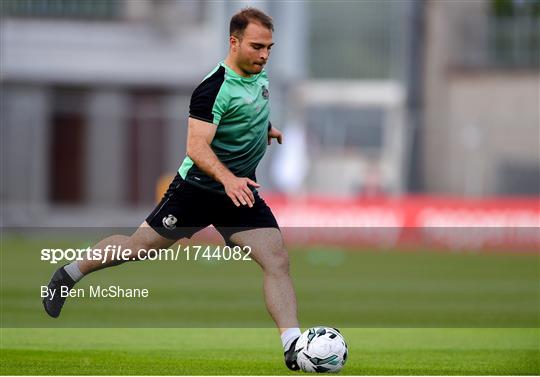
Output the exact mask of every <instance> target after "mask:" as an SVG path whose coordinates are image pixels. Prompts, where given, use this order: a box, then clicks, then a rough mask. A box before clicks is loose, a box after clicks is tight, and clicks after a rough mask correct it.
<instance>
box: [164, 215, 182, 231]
mask: <svg viewBox="0 0 540 377" xmlns="http://www.w3.org/2000/svg"><path fill="white" fill-rule="evenodd" d="M161 222H162V223H163V226H164V227H165V228H167V229H174V228H176V223H177V222H178V219H177V218H176V217H174V216H173V215H167V216H165V217H164V218H163V220H161Z"/></svg>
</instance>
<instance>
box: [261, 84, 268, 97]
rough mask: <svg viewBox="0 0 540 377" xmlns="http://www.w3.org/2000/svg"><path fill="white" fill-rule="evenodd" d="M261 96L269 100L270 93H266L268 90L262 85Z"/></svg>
mask: <svg viewBox="0 0 540 377" xmlns="http://www.w3.org/2000/svg"><path fill="white" fill-rule="evenodd" d="M262 96H263V98H264V99H268V98H270V92H268V89H267V88H266V86H264V85H263V87H262Z"/></svg>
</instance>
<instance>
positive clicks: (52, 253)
mask: <svg viewBox="0 0 540 377" xmlns="http://www.w3.org/2000/svg"><path fill="white" fill-rule="evenodd" d="M250 254H251V247H250V246H243V247H240V246H234V247H230V246H201V245H187V246H185V245H184V246H183V245H178V247H177V248H169V249H139V250H132V249H128V248H122V247H121V246H116V245H107V246H106V247H105V248H104V249H92V248H91V247H87V248H86V249H75V248H68V249H41V260H42V261H45V262H49V263H51V264H57V263H58V262H61V261H68V262H72V261H82V260H92V261H101V263H102V264H103V263H106V262H107V261H111V260H116V261H126V262H127V261H136V260H140V261H142V260H150V261H182V260H184V261H197V260H203V259H205V260H208V261H210V260H217V261H249V260H251V257H250Z"/></svg>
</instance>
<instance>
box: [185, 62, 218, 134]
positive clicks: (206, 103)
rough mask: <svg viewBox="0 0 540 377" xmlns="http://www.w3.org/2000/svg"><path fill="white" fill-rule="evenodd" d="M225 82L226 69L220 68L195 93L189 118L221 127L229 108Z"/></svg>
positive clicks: (190, 106)
mask: <svg viewBox="0 0 540 377" xmlns="http://www.w3.org/2000/svg"><path fill="white" fill-rule="evenodd" d="M224 82H225V68H224V67H222V66H220V67H218V69H216V71H215V72H214V73H212V74H211V75H209V76H208V77H207V78H205V79H204V81H203V82H202V83H201V84H200V85H199V86H198V87H197V88H195V90H194V91H193V94H192V95H191V101H190V104H189V116H190V117H192V118H195V119H199V120H202V121H205V122H208V123H213V124H215V125H219V122H220V120H221V117H222V116H223V114H224V113H225V112H226V111H227V106H228V100H227V98H226V93H225V90H223V83H224Z"/></svg>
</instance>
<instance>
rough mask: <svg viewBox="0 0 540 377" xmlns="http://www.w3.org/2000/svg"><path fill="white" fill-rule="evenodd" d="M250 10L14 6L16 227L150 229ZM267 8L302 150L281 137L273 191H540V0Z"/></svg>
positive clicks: (7, 74)
mask: <svg viewBox="0 0 540 377" xmlns="http://www.w3.org/2000/svg"><path fill="white" fill-rule="evenodd" d="M246 5H250V3H249V2H232V1H219V2H215V1H172V0H161V1H151V0H136V1H135V0H133V1H131V0H87V1H77V0H3V1H2V2H0V10H1V17H2V20H1V24H0V44H1V50H0V53H1V57H0V59H1V61H0V63H1V64H0V69H1V71H0V80H1V85H2V88H1V90H2V93H1V102H0V106H1V114H0V117H1V118H0V123H1V125H0V127H1V134H0V136H1V143H2V144H1V159H2V184H1V200H2V218H3V222H4V225H13V226H17V225H40V224H41V225H47V226H54V225H55V224H62V225H66V224H73V225H78V226H83V225H85V224H86V225H89V224H90V225H93V226H97V225H112V224H114V225H134V224H133V220H134V219H135V218H141V217H142V216H143V214H145V213H147V212H148V209H149V208H150V207H152V205H153V202H154V200H155V197H156V194H155V185H156V182H157V181H158V180H159V178H160V177H162V176H163V175H165V174H171V173H174V172H175V171H176V170H177V168H178V166H179V164H180V162H181V161H182V159H183V156H184V155H185V149H184V148H185V147H184V141H185V137H186V127H187V114H188V104H189V103H188V101H189V98H190V95H191V92H192V91H193V89H194V88H195V87H196V85H197V84H198V82H197V80H198V79H199V78H200V77H202V76H203V75H204V73H205V72H208V71H209V70H210V69H211V67H212V65H213V64H214V63H215V61H217V60H219V59H220V58H223V57H224V56H225V54H226V50H225V48H226V45H227V44H226V43H225V42H226V41H225V39H223V38H224V37H223V35H224V34H225V31H226V30H227V28H228V24H227V23H228V20H229V18H230V16H231V15H232V14H234V13H235V12H236V11H237V10H238V9H240V8H242V7H244V6H246ZM255 6H257V7H260V8H261V9H263V10H265V11H266V12H268V13H269V14H270V15H272V16H273V18H274V21H275V25H276V33H275V35H274V38H275V42H276V47H275V49H274V50H273V51H272V58H271V60H270V63H269V65H268V66H267V69H268V71H269V75H270V78H271V83H272V84H271V88H270V91H271V93H272V106H273V119H272V122H273V123H274V124H275V125H276V126H277V127H279V128H281V127H282V128H283V129H284V132H285V135H286V138H285V143H291V144H293V145H289V146H286V145H283V146H281V147H282V148H283V150H280V148H281V147H276V146H272V147H270V153H269V155H268V156H267V157H266V158H265V160H264V161H263V163H262V165H261V167H260V171H259V173H258V178H259V181H260V183H261V184H262V185H263V188H264V190H265V191H266V192H270V193H271V192H273V191H280V192H286V193H287V195H289V196H294V195H295V194H298V193H303V194H313V195H323V196H329V197H345V198H351V197H362V196H369V197H372V196H374V195H376V196H379V195H383V194H384V195H386V196H390V197H395V198H400V197H404V196H406V195H408V194H410V193H422V194H430V195H452V196H459V197H465V198H481V197H491V196H513V197H514V196H520V197H521V196H529V197H530V196H533V197H537V196H538V195H539V191H540V152H539V151H540V146H539V140H540V139H539V103H540V102H539V81H540V68H539V66H540V53H539V51H540V0H471V1H466V2H463V1H461V2H458V1H452V0H448V1H445V0H431V1H420V0H400V1H397V0H396V1H358V2H349V1H347V2H339V1H337V2H336V1H332V2H308V1H306V2H272V1H262V2H260V1H259V2H257V3H256V4H255ZM287 136H288V137H287ZM273 166H274V167H273ZM281 169H282V174H280V170H281ZM81 214H84V216H81ZM104 214H106V215H104ZM81 217H83V218H81ZM85 222H86V223H85Z"/></svg>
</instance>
